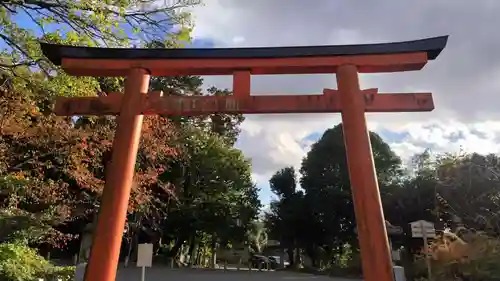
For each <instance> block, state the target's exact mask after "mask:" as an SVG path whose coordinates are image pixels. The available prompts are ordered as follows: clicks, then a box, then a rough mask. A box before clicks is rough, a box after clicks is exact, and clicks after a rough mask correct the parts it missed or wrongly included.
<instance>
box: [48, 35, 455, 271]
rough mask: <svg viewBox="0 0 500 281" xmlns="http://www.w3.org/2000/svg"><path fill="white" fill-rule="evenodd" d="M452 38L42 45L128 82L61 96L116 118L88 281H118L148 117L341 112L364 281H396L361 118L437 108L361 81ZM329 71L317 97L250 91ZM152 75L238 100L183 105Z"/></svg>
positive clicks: (407, 66)
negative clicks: (100, 92) (266, 44)
mask: <svg viewBox="0 0 500 281" xmlns="http://www.w3.org/2000/svg"><path fill="white" fill-rule="evenodd" d="M447 39H448V37H447V36H443V37H435V38H428V39H423V40H416V41H408V42H399V43H386V44H366V45H340V46H316V47H278V48H236V49H109V48H86V47H71V46H60V45H53V44H45V43H42V50H43V52H44V54H45V55H46V56H47V57H48V58H49V59H50V60H51V61H52V62H54V63H55V64H56V65H61V66H62V68H63V69H64V70H65V71H66V72H67V73H68V74H71V75H79V76H126V77H127V79H126V84H125V93H123V94H120V93H110V94H108V95H107V96H105V97H91V98H83V97H82V98H64V97H61V98H59V99H58V100H57V102H56V109H55V113H56V114H58V115H118V120H117V122H118V127H117V130H116V135H115V139H114V143H113V155H112V163H111V167H110V170H109V173H108V174H107V178H106V185H105V188H104V192H103V196H102V204H101V209H100V212H99V219H98V223H97V229H96V232H95V234H94V240H93V244H92V250H91V255H90V261H89V264H88V267H87V271H86V273H85V281H114V280H115V278H116V269H117V265H118V256H119V252H120V246H121V240H122V234H123V228H124V224H125V216H126V213H127V206H128V200H129V197H130V190H131V186H132V179H133V176H134V166H135V161H136V160H135V159H136V154H137V149H138V145H139V139H140V132H141V125H142V117H143V115H154V114H162V115H166V116H189V115H204V114H211V113H217V112H225V113H243V114H265V113H313V112H316V113H321V112H324V113H326V112H340V113H341V114H342V122H343V129H344V139H345V146H346V152H347V160H348V164H349V175H350V181H351V186H352V193H353V198H354V207H355V212H356V223H357V229H358V230H359V231H358V236H359V242H360V248H361V257H362V264H363V274H364V279H365V280H366V281H391V280H393V273H392V262H391V257H390V255H391V254H390V249H389V246H388V240H387V233H386V229H385V223H384V214H383V210H382V205H381V200H380V194H379V189H378V184H377V176H376V174H375V169H374V162H373V157H372V150H371V145H370V139H369V136H368V130H367V127H366V120H365V112H409V111H431V110H433V109H434V104H433V100H432V95H431V94H430V93H412V94H404V93H389V94H383V93H378V90H377V89H366V90H361V89H360V87H359V81H358V73H379V72H396V71H411V70H420V69H421V68H422V67H423V66H424V65H425V64H426V63H427V62H428V60H433V59H435V58H436V57H437V56H438V55H439V53H440V52H441V51H442V50H443V49H444V47H445V46H446V43H447ZM307 73H309V74H310V73H331V74H334V73H335V74H336V76H337V85H338V90H333V89H324V90H323V93H322V94H317V95H288V96H286V95H285V96H284V95H261V96H252V95H251V94H250V93H251V91H250V78H251V75H258V74H307ZM150 75H155V76H178V75H233V95H232V96H225V97H209V96H201V97H200V96H197V97H179V96H172V95H168V93H166V94H165V95H164V94H163V93H162V92H151V93H148V87H149V78H150Z"/></svg>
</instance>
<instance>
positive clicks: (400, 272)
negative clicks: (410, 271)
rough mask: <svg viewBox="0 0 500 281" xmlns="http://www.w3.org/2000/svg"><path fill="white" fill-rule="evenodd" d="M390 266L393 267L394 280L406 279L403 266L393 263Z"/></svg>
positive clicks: (403, 280) (401, 280)
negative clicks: (393, 264)
mask: <svg viewBox="0 0 500 281" xmlns="http://www.w3.org/2000/svg"><path fill="white" fill-rule="evenodd" d="M392 268H393V271H394V280H395V281H406V276H405V269H404V267H402V266H398V265H395V266H393V267H392Z"/></svg>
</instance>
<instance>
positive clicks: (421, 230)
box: [410, 220, 436, 280]
mask: <svg viewBox="0 0 500 281" xmlns="http://www.w3.org/2000/svg"><path fill="white" fill-rule="evenodd" d="M410 226H411V236H412V237H414V238H422V239H423V240H424V249H425V250H424V254H425V262H426V263H427V274H428V276H429V280H431V279H432V270H431V259H430V257H429V249H428V245H429V244H428V241H427V239H428V238H435V237H436V229H435V228H434V224H433V223H432V222H428V221H424V220H419V221H415V222H412V223H410Z"/></svg>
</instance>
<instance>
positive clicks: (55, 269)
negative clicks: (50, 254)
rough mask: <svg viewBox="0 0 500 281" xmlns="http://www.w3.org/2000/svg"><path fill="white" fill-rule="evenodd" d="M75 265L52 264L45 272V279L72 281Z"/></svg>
mask: <svg viewBox="0 0 500 281" xmlns="http://www.w3.org/2000/svg"><path fill="white" fill-rule="evenodd" d="M75 270H76V267H75V266H52V267H51V268H50V270H48V272H46V273H45V280H58V279H60V280H61V281H73V280H74V278H75Z"/></svg>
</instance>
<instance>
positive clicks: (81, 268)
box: [75, 262, 87, 281]
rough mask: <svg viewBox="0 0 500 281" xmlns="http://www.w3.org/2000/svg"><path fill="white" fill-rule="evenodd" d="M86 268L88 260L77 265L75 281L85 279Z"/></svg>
mask: <svg viewBox="0 0 500 281" xmlns="http://www.w3.org/2000/svg"><path fill="white" fill-rule="evenodd" d="M85 269H87V263H86V262H83V263H80V264H78V265H77V266H76V270H75V281H83V277H84V276H85Z"/></svg>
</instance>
